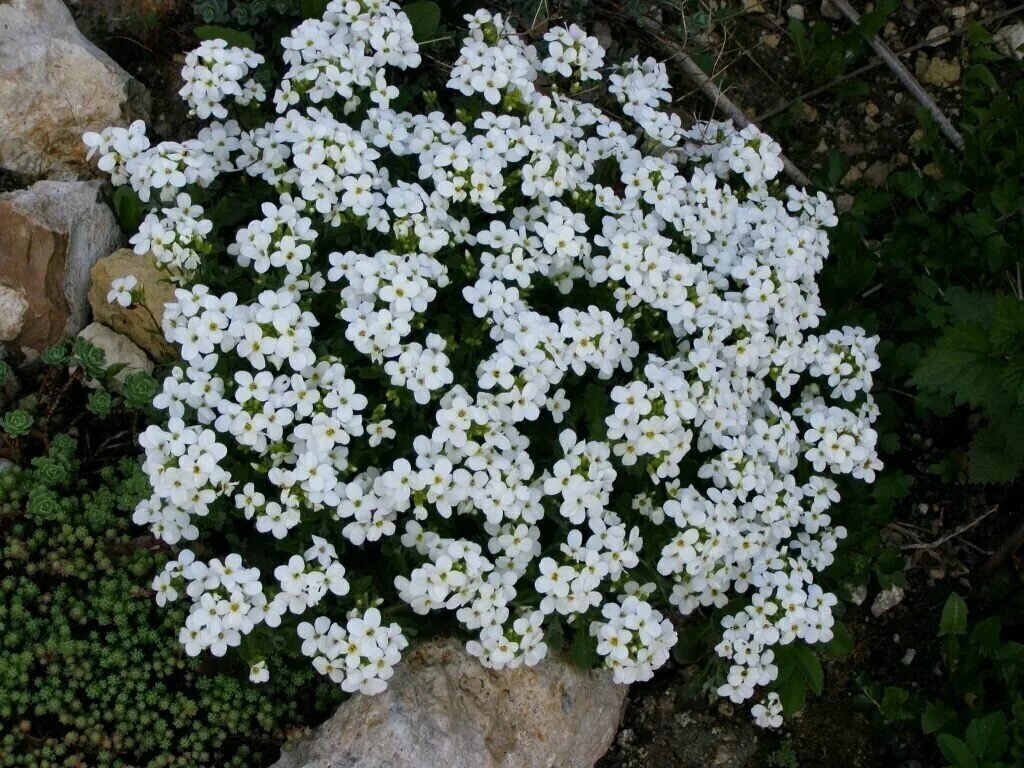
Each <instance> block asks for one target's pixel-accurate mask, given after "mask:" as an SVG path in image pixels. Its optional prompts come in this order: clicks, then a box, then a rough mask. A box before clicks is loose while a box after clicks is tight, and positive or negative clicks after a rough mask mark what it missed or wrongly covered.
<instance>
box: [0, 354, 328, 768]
mask: <svg viewBox="0 0 1024 768" xmlns="http://www.w3.org/2000/svg"><path fill="white" fill-rule="evenodd" d="M83 353H84V349H79V350H78V351H76V352H75V357H76V358H78V357H79V356H80V355H82V354H83ZM47 357H48V358H49V359H50V360H51V361H53V363H54V365H53V366H49V368H48V371H47V372H46V373H45V374H44V375H43V376H42V382H41V384H42V386H41V397H40V400H41V404H42V406H43V407H41V408H40V409H39V410H38V415H39V418H38V420H36V421H35V422H34V423H30V424H28V425H27V426H26V429H25V430H23V431H19V432H18V434H16V435H14V434H11V433H10V432H7V433H6V434H0V452H2V453H6V449H7V448H9V447H10V446H11V444H12V443H14V444H16V445H17V446H20V447H21V448H23V449H24V450H23V451H19V452H16V453H20V460H19V461H18V462H12V463H8V462H0V766H2V767H3V768H15V767H18V768H56V767H57V766H90V767H94V768H129V767H130V768H143V767H145V768H205V767H206V766H210V768H213V767H216V768H251V766H254V765H263V764H266V763H267V762H268V759H273V758H274V757H276V755H277V752H278V747H279V745H280V744H281V743H282V742H284V741H286V740H287V739H288V738H289V737H292V736H297V735H300V734H301V733H303V732H304V730H305V724H306V723H308V722H311V721H315V720H316V719H317V718H318V717H322V716H323V715H324V714H326V713H327V712H328V711H329V710H330V707H331V706H332V705H333V704H335V703H337V701H338V700H339V699H340V691H337V689H336V687H334V686H332V685H330V684H329V683H327V682H326V681H322V682H321V680H322V678H319V677H317V676H316V674H315V673H314V672H313V670H311V669H309V668H308V666H306V665H304V664H303V665H296V664H295V663H294V662H292V663H291V664H289V663H288V662H287V661H286V660H285V659H284V658H282V656H281V655H280V654H277V655H276V656H274V657H273V658H274V661H275V663H276V668H277V674H276V676H275V680H274V681H273V682H272V683H271V684H270V685H269V686H268V687H265V688H258V689H257V688H253V687H252V686H250V685H249V684H248V683H245V682H244V680H242V679H240V675H239V674H238V670H237V669H235V668H234V667H238V666H240V662H239V661H238V660H232V661H226V662H225V663H223V664H219V665H211V664H208V663H206V664H204V663H203V662H202V661H201V660H199V659H192V658H189V657H188V656H187V655H186V654H185V652H184V650H183V649H182V648H181V646H180V645H179V644H178V643H177V642H176V640H175V637H174V627H175V626H176V625H178V624H180V623H181V622H182V621H184V620H185V617H186V615H187V613H188V611H187V609H186V608H185V607H184V606H181V605H179V606H172V607H171V608H170V609H169V610H167V611H160V610H158V609H157V608H156V607H155V606H154V605H153V602H152V600H151V597H150V593H149V590H148V589H147V588H146V586H145V585H146V584H148V582H149V581H150V580H151V579H152V577H153V574H154V573H156V572H159V571H160V570H161V569H162V567H163V566H164V564H165V563H166V562H167V560H168V559H169V557H170V555H169V553H168V552H167V548H166V547H165V546H162V545H161V544H160V542H157V541H155V540H154V539H153V538H152V537H150V536H148V535H143V536H139V535H138V534H139V531H138V529H136V528H134V527H133V525H132V523H131V521H130V519H129V518H130V514H131V511H132V510H133V509H134V508H135V506H136V505H137V504H138V503H139V501H140V500H142V499H144V498H146V496H147V495H148V494H149V492H150V485H149V482H148V479H147V477H146V475H145V474H144V473H143V472H142V470H141V467H140V466H139V462H138V461H137V459H135V458H123V459H121V460H119V461H112V462H110V463H106V464H104V465H101V464H100V463H101V462H103V461H104V456H106V455H108V454H107V452H105V450H104V446H106V445H108V444H109V443H111V442H112V440H111V438H114V437H116V433H114V432H111V433H110V434H109V435H108V434H107V427H109V426H110V424H111V422H113V421H115V420H114V419H106V420H102V419H100V418H90V417H89V416H88V414H87V413H86V412H84V411H83V410H82V409H80V407H79V404H80V402H81V400H82V395H83V393H82V392H80V391H79V390H80V389H83V387H79V386H74V384H75V383H76V382H77V380H78V378H80V377H77V376H75V375H72V377H71V378H70V380H68V381H67V382H65V381H64V378H63V377H62V376H61V374H65V373H66V366H65V365H64V363H63V362H59V360H60V358H61V357H66V351H65V350H63V349H62V348H60V347H53V348H51V349H50V350H48V354H47ZM57 365H59V366H60V367H59V368H57V367H55V366H57ZM2 369H3V366H0V384H2V383H3V381H2V379H3V376H2V373H3V370H2ZM137 381H141V379H138V380H137ZM54 384H57V386H54ZM126 386H127V385H126ZM140 386H141V385H140V384H138V383H137V384H136V385H135V387H136V388H137V389H138V388H140ZM99 392H104V390H102V389H99V390H95V391H94V392H93V395H95V394H97V393H99ZM104 393H105V392H104ZM108 397H109V395H108ZM151 398H152V392H150V393H149V399H151ZM89 399H90V400H92V397H90V398H89ZM130 400H131V398H130V397H126V398H125V400H123V401H122V400H120V399H119V400H118V406H117V408H116V415H117V420H119V421H122V422H123V421H126V420H129V419H130V418H132V416H133V414H131V413H130V412H129V411H127V410H126V409H124V408H122V407H121V406H122V405H125V404H130ZM65 401H70V402H69V403H68V404H67V407H65ZM69 411H70V413H68V412H69ZM11 413H17V411H11V410H7V411H6V413H5V416H9V415H10V414H11ZM82 418H87V419H88V421H86V422H84V423H83V422H82ZM55 421H59V422H60V424H61V425H63V426H67V427H69V428H70V429H72V430H81V434H82V435H83V437H82V439H80V440H76V439H75V438H73V437H71V436H70V434H68V433H67V432H55V431H47V430H45V429H43V426H44V425H45V426H47V427H53V425H54V423H55ZM69 422H70V423H69ZM40 444H41V445H42V446H44V450H42V451H38V450H35V448H36V446H37V445H40ZM107 461H109V459H107Z"/></svg>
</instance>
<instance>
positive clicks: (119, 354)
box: [78, 323, 153, 392]
mask: <svg viewBox="0 0 1024 768" xmlns="http://www.w3.org/2000/svg"><path fill="white" fill-rule="evenodd" d="M78 335H79V336H80V337H81V338H83V339H85V340H86V341H89V342H92V343H93V344H95V345H96V346H97V347H99V348H100V349H102V350H103V352H104V354H105V355H106V364H107V367H108V368H109V367H110V366H112V365H120V364H121V363H124V368H123V369H122V370H121V371H120V372H119V373H118V374H116V375H115V376H114V380H113V388H114V390H115V391H117V392H120V391H121V386H122V385H123V384H124V379H125V377H126V376H128V374H131V373H152V372H153V361H152V360H150V359H149V358H148V357H146V353H145V352H143V351H142V350H141V349H139V347H138V346H136V344H135V342H133V341H132V340H131V339H129V338H128V337H127V336H122V335H121V334H120V333H117V332H116V331H112V330H110V329H109V328H107V326H105V325H101V324H100V323H90V324H89V325H87V326H86V327H85V328H83V329H82V332H81V333H80V334H78Z"/></svg>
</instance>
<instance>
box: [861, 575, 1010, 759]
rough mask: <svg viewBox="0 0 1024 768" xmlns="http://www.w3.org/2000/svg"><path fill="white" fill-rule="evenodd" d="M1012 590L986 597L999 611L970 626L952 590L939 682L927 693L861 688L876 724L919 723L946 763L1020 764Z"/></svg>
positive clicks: (944, 618) (943, 622) (942, 624)
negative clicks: (877, 719) (1009, 593)
mask: <svg viewBox="0 0 1024 768" xmlns="http://www.w3.org/2000/svg"><path fill="white" fill-rule="evenodd" d="M1000 588H1001V589H1006V588H1009V589H1010V590H1014V594H1013V595H1012V596H1005V595H1000V596H998V597H996V599H995V600H994V602H996V603H998V604H999V605H1000V607H1001V608H1002V609H1003V610H1002V611H1001V613H1002V614H1003V616H1006V617H1008V618H1007V620H1006V622H1005V624H1006V626H1004V618H1003V617H1002V616H1000V615H993V616H989V617H988V618H986V619H984V620H982V621H979V622H977V623H975V624H974V625H973V626H971V625H970V624H969V622H968V618H969V610H968V604H967V603H966V601H964V599H963V598H962V597H960V595H958V594H956V593H955V592H954V593H953V594H951V595H950V596H949V598H948V599H947V600H946V603H945V605H944V607H943V609H942V614H941V618H940V619H939V628H938V632H937V634H938V636H939V638H941V639H942V648H941V658H942V664H941V667H942V672H943V676H944V677H943V681H942V685H941V687H940V688H939V689H938V690H936V691H934V692H933V693H931V694H924V695H922V694H919V693H917V692H912V691H910V690H908V689H906V688H902V687H898V686H889V687H887V688H885V689H884V694H882V695H879V694H880V690H879V689H880V688H881V686H880V685H879V684H877V683H876V684H868V685H865V686H864V694H865V696H866V698H868V699H869V700H870V701H871V702H872V703H873V704H874V705H875V707H876V708H877V712H878V715H879V716H880V719H881V721H882V723H883V725H888V726H892V725H896V724H898V725H900V727H907V726H910V727H914V726H915V725H916V726H918V727H920V729H921V731H922V732H923V733H924V734H925V735H927V736H929V737H931V738H933V739H934V743H935V746H936V748H937V750H938V752H939V753H940V754H941V755H942V757H943V759H944V760H945V764H946V765H950V766H955V768H1010V766H1016V765H1020V764H1021V763H1022V761H1024V687H1022V683H1024V644H1021V643H1020V642H1017V641H1016V640H1014V639H1011V638H1012V637H1013V636H1014V635H1019V631H1020V628H1021V625H1020V621H1021V612H1020V607H1021V601H1020V598H1019V596H1018V595H1017V594H1016V590H1017V589H1018V588H1019V587H1018V585H1017V584H1010V585H1002V586H1001V587H1000Z"/></svg>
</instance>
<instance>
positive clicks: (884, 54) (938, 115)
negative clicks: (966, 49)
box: [828, 0, 964, 150]
mask: <svg viewBox="0 0 1024 768" xmlns="http://www.w3.org/2000/svg"><path fill="white" fill-rule="evenodd" d="M828 1H829V2H830V3H831V4H832V5H833V6H834V7H835V8H836V9H837V10H838V11H839V12H840V13H842V14H843V15H844V16H845V17H846V18H847V19H849V21H850V23H851V24H859V23H860V14H859V13H857V11H855V10H854V9H853V6H851V5H850V3H849V2H847V0H828ZM868 43H869V44H870V45H871V47H872V48H874V49H875V53H877V54H878V56H879V57H880V58H881V59H882V61H884V62H885V63H886V65H888V67H889V69H891V70H892V72H893V74H894V75H896V79H897V80H899V81H900V83H901V84H902V85H903V87H904V88H906V89H907V90H908V91H909V92H910V94H911V95H912V96H913V97H914V98H915V99H917V101H918V103H919V104H921V106H923V107H924V108H925V109H927V110H928V111H929V112H930V113H931V116H932V117H933V118H935V122H936V123H937V124H938V126H939V130H940V131H942V134H943V135H944V136H945V137H946V138H947V139H949V142H950V144H952V145H953V146H954V147H956V148H957V149H960V150H962V149H963V148H964V137H963V136H961V135H960V131H958V130H957V129H956V127H955V126H954V125H953V123H951V122H950V121H949V118H948V117H946V115H945V114H943V112H942V110H941V109H939V105H938V104H936V103H935V101H934V100H933V99H932V97H931V96H929V95H928V94H927V92H925V90H924V88H922V87H921V84H920V83H919V82H918V81H917V78H916V77H914V76H913V75H912V74H911V73H910V70H909V69H907V68H906V67H905V66H903V62H902V61H900V60H899V57H897V56H896V54H895V53H893V52H892V48H890V47H889V46H888V45H886V44H885V43H884V42H882V38H880V37H879V36H878V35H872V36H871V39H870V40H868Z"/></svg>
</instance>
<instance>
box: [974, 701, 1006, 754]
mask: <svg viewBox="0 0 1024 768" xmlns="http://www.w3.org/2000/svg"><path fill="white" fill-rule="evenodd" d="M965 735H966V737H967V746H968V747H970V749H971V752H973V753H974V754H975V756H977V757H980V758H982V759H985V760H996V759H997V758H999V757H1001V756H1002V754H1003V752H1005V751H1006V748H1007V747H1008V746H1009V743H1010V742H1009V737H1008V736H1007V735H1006V716H1005V715H1004V714H1003V713H1002V712H993V713H992V714H990V715H987V716H985V717H976V718H974V719H973V720H971V722H970V724H969V725H968V726H967V732H966V734H965Z"/></svg>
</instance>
